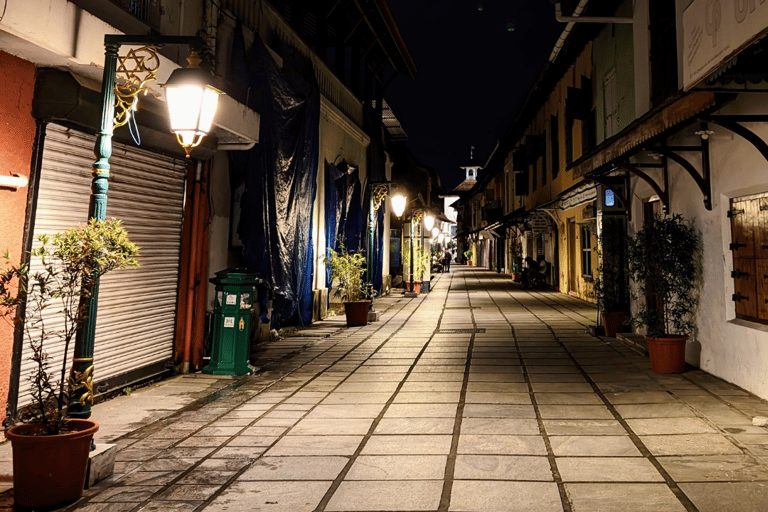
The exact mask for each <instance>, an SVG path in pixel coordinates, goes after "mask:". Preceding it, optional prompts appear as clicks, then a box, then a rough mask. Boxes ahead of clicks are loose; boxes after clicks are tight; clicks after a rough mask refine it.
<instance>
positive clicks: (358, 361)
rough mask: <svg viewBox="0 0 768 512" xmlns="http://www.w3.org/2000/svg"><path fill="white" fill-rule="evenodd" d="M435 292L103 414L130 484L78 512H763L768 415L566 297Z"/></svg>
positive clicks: (113, 483)
mask: <svg viewBox="0 0 768 512" xmlns="http://www.w3.org/2000/svg"><path fill="white" fill-rule="evenodd" d="M432 285H433V288H432V291H431V292H430V293H429V294H427V295H420V296H419V297H417V298H415V299H405V298H399V297H392V298H388V299H381V300H379V301H377V308H379V309H382V310H383V313H382V318H381V321H379V322H376V323H374V324H370V325H368V326H365V327H359V328H350V329H347V328H340V327H341V326H342V325H343V323H342V321H341V320H335V321H331V322H324V323H323V324H321V325H315V326H313V329H315V331H314V332H312V331H310V332H303V333H302V332H300V333H297V335H295V336H292V337H290V338H287V339H285V340H281V341H279V342H274V343H270V344H268V345H266V347H265V348H266V350H265V351H264V352H263V353H262V354H260V355H259V361H258V362H257V365H258V366H259V367H260V368H261V370H260V371H259V372H258V373H257V374H256V375H254V376H250V377H240V378H221V377H210V376H201V375H191V376H183V377H178V378H175V379H171V380H168V381H165V382H162V383H160V384H157V385H154V386H151V387H148V388H145V389H140V390H137V391H136V392H134V393H133V394H131V395H130V396H125V397H120V398H118V399H115V400H113V401H110V402H106V403H104V404H100V405H97V406H96V407H95V408H94V419H96V420H97V421H99V422H100V424H101V425H102V429H101V431H100V432H99V434H98V436H99V438H100V439H101V440H102V441H114V442H116V443H117V444H118V445H119V447H120V451H119V453H118V456H117V457H118V458H117V460H118V462H117V465H116V468H115V471H116V474H115V476H114V478H113V479H111V480H109V481H106V482H103V483H101V484H99V485H98V486H97V488H94V489H90V490H87V491H86V493H85V496H84V498H83V499H82V500H81V501H80V502H78V503H77V504H75V505H72V506H70V507H68V508H66V509H65V510H80V511H88V512H114V511H139V510H141V511H149V510H178V511H192V510H205V511H206V512H219V511H251V510H256V511H262V510H264V511H286V512H302V511H317V512H320V511H417V510H423V511H457V512H458V511H467V512H469V511H472V512H481V511H483V512H484V511H525V512H529V511H536V512H539V511H541V512H548V511H553V512H554V511H558V512H559V511H563V512H571V511H574V512H582V511H583V512H603V511H605V512H617V511H639V512H645V511H647V512H676V511H689V512H692V511H697V510H699V511H702V512H751V511H755V512H756V511H764V510H768V449H767V447H768V430H766V429H764V428H761V427H755V426H752V421H751V419H752V417H753V416H756V415H768V404H766V402H765V401H763V400H760V399H758V398H756V397H754V396H752V395H750V394H749V393H746V392H745V391H743V390H741V389H739V388H737V387H735V386H732V385H730V384H728V383H725V382H723V381H721V380H719V379H716V378H714V377H712V376H710V375H708V374H706V373H704V372H701V371H688V372H686V373H683V374H681V375H655V374H653V373H651V372H650V365H649V362H648V359H647V358H645V357H643V356H640V355H639V354H637V353H636V352H633V351H632V350H630V349H628V348H626V347H625V346H624V345H621V344H618V343H616V342H615V341H614V342H612V343H611V342H610V340H609V341H604V340H601V339H599V338H595V337H592V336H590V335H589V334H588V332H587V326H589V325H594V319H595V310H594V308H593V307H592V306H591V305H589V304H586V303H584V302H582V301H579V300H577V299H575V298H572V297H569V296H567V295H562V294H558V293H543V292H531V291H524V290H521V289H519V288H516V287H514V286H513V285H512V284H511V282H510V280H509V279H507V278H506V277H505V276H502V275H499V274H496V273H493V272H487V271H484V270H482V269H476V268H466V267H461V266H454V267H453V268H452V272H451V273H449V274H438V276H437V277H436V278H435V279H434V280H433V282H432ZM2 448H3V449H6V448H7V447H6V446H3V447H2ZM6 460H9V459H6ZM11 492H12V491H8V492H6V493H4V494H3V495H0V500H4V501H2V502H0V507H1V506H3V505H4V506H8V505H10V503H11V502H12V498H11ZM0 510H3V509H2V508H0Z"/></svg>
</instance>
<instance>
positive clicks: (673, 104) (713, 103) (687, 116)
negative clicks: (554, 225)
mask: <svg viewBox="0 0 768 512" xmlns="http://www.w3.org/2000/svg"><path fill="white" fill-rule="evenodd" d="M722 103H724V102H722V101H721V102H718V98H717V96H716V95H715V93H713V92H709V91H696V92H691V93H688V94H681V95H679V96H676V97H673V98H672V99H670V100H669V101H667V102H666V103H663V104H661V105H659V106H657V107H655V108H653V109H651V110H650V111H648V112H647V113H646V114H645V115H644V116H642V117H640V118H639V119H637V120H635V121H634V122H633V123H631V124H630V125H629V126H627V127H626V128H625V129H623V130H622V131H621V132H619V133H618V134H616V135H614V136H613V137H611V138H609V139H606V140H605V141H603V142H602V143H601V144H600V145H599V146H597V147H596V148H595V149H593V150H592V151H590V152H588V153H586V154H584V155H583V156H582V157H581V158H578V159H577V160H575V161H573V162H572V163H571V164H570V165H568V167H567V169H569V170H570V169H572V170H573V177H574V179H577V178H581V177H583V176H584V175H585V174H587V173H588V172H592V171H598V170H602V169H603V168H606V167H607V166H609V165H611V164H612V163H613V162H615V161H616V160H617V159H619V158H621V157H629V156H631V155H632V154H634V153H636V152H637V151H640V150H641V149H642V146H643V145H644V144H646V143H648V142H650V141H651V140H652V139H654V138H656V137H658V136H662V135H664V134H665V133H666V132H668V131H670V130H672V129H674V128H677V129H679V128H680V127H681V126H680V125H682V124H683V123H685V122H686V121H692V120H693V118H694V117H695V116H697V115H698V114H701V113H702V112H704V111H706V110H709V109H712V108H713V107H716V108H719V107H720V106H722Z"/></svg>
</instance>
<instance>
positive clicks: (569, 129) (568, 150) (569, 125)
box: [565, 115, 573, 164]
mask: <svg viewBox="0 0 768 512" xmlns="http://www.w3.org/2000/svg"><path fill="white" fill-rule="evenodd" d="M571 162H573V118H572V117H570V116H567V115H566V116H565V163H566V164H569V163H571Z"/></svg>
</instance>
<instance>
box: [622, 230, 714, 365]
mask: <svg viewBox="0 0 768 512" xmlns="http://www.w3.org/2000/svg"><path fill="white" fill-rule="evenodd" d="M700 247H701V241H700V237H699V235H698V233H697V232H696V230H695V229H694V228H693V227H692V226H691V225H690V224H689V223H688V222H687V221H686V220H685V219H684V218H683V217H682V216H681V215H674V216H672V217H656V218H654V219H653V220H652V221H650V222H648V223H646V225H645V226H644V227H643V229H641V230H640V231H638V232H637V234H635V236H633V237H631V238H630V239H629V243H628V247H627V249H628V251H627V256H628V258H627V259H628V262H629V272H630V276H631V277H632V280H633V281H634V282H635V283H636V285H637V292H638V294H639V296H640V297H641V301H640V306H639V312H638V313H637V315H636V316H635V317H634V318H633V323H634V324H635V325H637V326H640V327H645V328H646V333H647V334H646V337H645V340H646V342H647V343H648V353H649V355H650V358H651V369H652V370H653V371H654V372H656V373H680V372H682V371H683V370H684V369H685V345H686V341H687V340H688V335H689V334H690V332H691V330H692V329H693V326H694V322H693V314H694V311H695V308H696V305H697V303H698V296H697V293H696V292H697V286H698V279H697V278H698V272H697V269H698V258H699V254H700V252H699V250H700ZM642 299H645V300H644V301H643V300H642Z"/></svg>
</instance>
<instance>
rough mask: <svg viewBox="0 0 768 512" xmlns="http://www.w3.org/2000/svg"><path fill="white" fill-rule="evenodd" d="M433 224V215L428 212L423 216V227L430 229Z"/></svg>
mask: <svg viewBox="0 0 768 512" xmlns="http://www.w3.org/2000/svg"><path fill="white" fill-rule="evenodd" d="M434 225H435V216H434V215H432V214H431V213H428V214H426V215H425V216H424V227H425V228H427V231H432V226H434Z"/></svg>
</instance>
